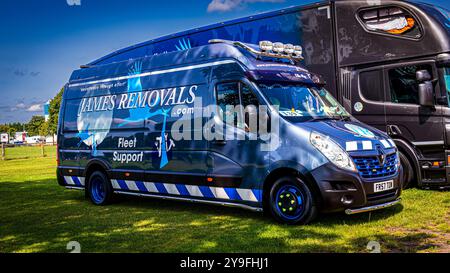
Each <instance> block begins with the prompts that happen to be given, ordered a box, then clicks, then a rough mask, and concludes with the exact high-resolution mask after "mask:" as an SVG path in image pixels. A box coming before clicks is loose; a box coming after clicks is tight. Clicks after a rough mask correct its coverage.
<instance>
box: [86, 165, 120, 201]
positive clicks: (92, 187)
mask: <svg viewBox="0 0 450 273" xmlns="http://www.w3.org/2000/svg"><path fill="white" fill-rule="evenodd" d="M86 192H87V193H88V194H89V197H90V198H91V201H92V203H94V204H95V205H100V206H102V205H106V204H108V203H110V202H111V201H112V199H113V195H114V193H113V189H112V186H111V182H110V181H109V179H108V177H107V176H106V174H105V173H103V172H101V171H95V172H94V173H92V174H91V175H90V176H89V182H88V188H87V191H86Z"/></svg>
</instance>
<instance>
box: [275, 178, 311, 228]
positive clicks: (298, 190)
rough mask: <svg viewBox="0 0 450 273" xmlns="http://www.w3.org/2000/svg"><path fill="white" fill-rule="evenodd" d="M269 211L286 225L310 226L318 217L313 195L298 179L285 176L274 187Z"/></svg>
mask: <svg viewBox="0 0 450 273" xmlns="http://www.w3.org/2000/svg"><path fill="white" fill-rule="evenodd" d="M269 209H270V211H271V213H272V215H273V217H274V218H275V219H276V220H277V221H279V222H281V223H286V224H292V225H293V224H308V223H309V222H311V221H312V220H313V219H314V218H315V217H316V215H317V208H316V206H315V203H314V199H313V194H312V193H311V191H310V189H309V188H308V186H307V185H306V184H305V183H304V182H303V181H302V180H301V179H300V178H298V177H293V176H285V177H282V178H280V179H278V180H277V181H275V183H274V184H273V185H272V188H271V190H270V195H269Z"/></svg>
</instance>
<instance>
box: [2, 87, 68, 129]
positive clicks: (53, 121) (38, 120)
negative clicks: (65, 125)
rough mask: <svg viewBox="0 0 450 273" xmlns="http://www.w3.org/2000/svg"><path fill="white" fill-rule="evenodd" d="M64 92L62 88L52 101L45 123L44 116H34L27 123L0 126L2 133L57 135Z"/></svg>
mask: <svg viewBox="0 0 450 273" xmlns="http://www.w3.org/2000/svg"><path fill="white" fill-rule="evenodd" d="M63 92H64V88H61V90H60V91H59V92H58V94H57V95H56V96H55V97H54V98H53V99H52V100H51V101H50V106H49V119H48V121H45V118H44V117H43V116H33V117H31V120H30V121H29V122H27V123H20V122H13V123H7V124H0V133H8V134H9V135H10V136H14V135H15V134H16V133H17V132H23V130H25V131H26V132H28V135H29V136H36V135H40V136H49V135H54V134H56V128H57V127H58V117H59V108H60V105H61V99H62V94H63Z"/></svg>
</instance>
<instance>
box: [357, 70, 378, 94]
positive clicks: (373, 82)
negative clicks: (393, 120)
mask: <svg viewBox="0 0 450 273" xmlns="http://www.w3.org/2000/svg"><path fill="white" fill-rule="evenodd" d="M359 87H360V91H361V94H362V95H363V97H364V98H366V99H368V100H371V101H384V88H383V72H382V70H373V71H364V72H361V73H360V74H359Z"/></svg>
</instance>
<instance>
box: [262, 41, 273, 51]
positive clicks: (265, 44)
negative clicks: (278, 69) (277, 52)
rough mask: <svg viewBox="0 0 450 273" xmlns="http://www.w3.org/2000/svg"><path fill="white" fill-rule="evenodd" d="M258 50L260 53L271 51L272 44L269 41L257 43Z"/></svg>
mask: <svg viewBox="0 0 450 273" xmlns="http://www.w3.org/2000/svg"><path fill="white" fill-rule="evenodd" d="M259 48H260V49H261V51H272V49H273V43H272V42H271V41H261V42H259Z"/></svg>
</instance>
